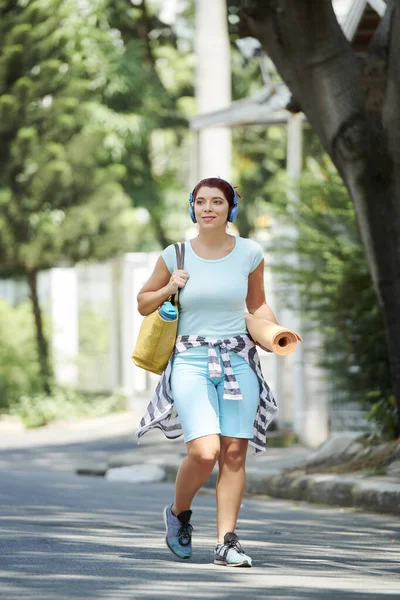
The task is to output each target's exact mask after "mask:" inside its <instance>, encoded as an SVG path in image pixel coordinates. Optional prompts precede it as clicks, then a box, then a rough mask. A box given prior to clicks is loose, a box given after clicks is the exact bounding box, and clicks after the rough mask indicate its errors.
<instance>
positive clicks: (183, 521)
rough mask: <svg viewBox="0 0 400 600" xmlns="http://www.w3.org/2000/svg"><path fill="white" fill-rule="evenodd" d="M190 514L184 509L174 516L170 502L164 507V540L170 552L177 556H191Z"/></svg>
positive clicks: (189, 511) (191, 529) (190, 512)
mask: <svg viewBox="0 0 400 600" xmlns="http://www.w3.org/2000/svg"><path fill="white" fill-rule="evenodd" d="M191 516H192V511H191V510H185V511H183V512H181V513H179V515H178V516H176V515H175V514H174V513H173V512H172V504H171V505H170V506H166V507H165V508H164V522H165V529H166V536H165V541H166V543H167V546H168V548H169V549H170V550H171V552H173V553H174V554H175V555H176V556H179V558H190V557H191V556H192V531H193V527H192V525H191V524H190V522H189V521H190V517H191Z"/></svg>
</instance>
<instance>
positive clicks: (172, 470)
mask: <svg viewBox="0 0 400 600" xmlns="http://www.w3.org/2000/svg"><path fill="white" fill-rule="evenodd" d="M163 468H164V470H165V477H164V481H169V482H173V481H175V477H176V473H177V467H176V466H175V465H164V466H163ZM216 480H217V474H216V473H215V472H213V473H212V474H211V476H210V478H209V479H208V481H207V483H206V484H205V487H214V486H215V484H216ZM245 492H246V493H247V494H250V495H252V494H253V495H258V494H259V495H266V496H271V497H273V498H282V499H285V500H297V501H303V502H315V503H318V504H326V505H329V506H342V507H351V508H360V509H363V510H368V511H373V512H378V513H383V514H391V515H400V484H396V483H388V482H386V481H376V480H374V481H372V480H368V479H361V478H358V477H344V476H337V475H330V474H326V475H323V474H318V475H291V474H286V473H279V474H276V475H268V476H263V475H261V474H253V473H250V474H247V482H246V490H245Z"/></svg>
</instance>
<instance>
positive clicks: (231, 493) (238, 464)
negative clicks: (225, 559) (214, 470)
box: [217, 436, 249, 543]
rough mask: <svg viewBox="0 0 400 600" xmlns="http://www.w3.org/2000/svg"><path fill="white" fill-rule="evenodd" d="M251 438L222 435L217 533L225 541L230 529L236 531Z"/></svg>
mask: <svg viewBox="0 0 400 600" xmlns="http://www.w3.org/2000/svg"><path fill="white" fill-rule="evenodd" d="M248 443H249V440H247V439H239V438H231V437H224V436H221V438H220V444H221V449H220V453H219V459H218V464H219V475H218V482H217V534H218V542H219V543H220V542H223V541H224V535H225V533H227V532H228V531H235V527H236V521H237V517H238V514H239V509H240V505H241V502H242V498H243V492H244V487H245V483H246V470H245V465H246V454H247V446H248Z"/></svg>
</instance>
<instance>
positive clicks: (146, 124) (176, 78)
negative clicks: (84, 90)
mask: <svg viewBox="0 0 400 600" xmlns="http://www.w3.org/2000/svg"><path fill="white" fill-rule="evenodd" d="M160 8H161V3H160V5H159V6H157V5H154V3H152V4H149V3H148V2H146V0H142V1H141V2H135V5H132V3H131V2H130V1H129V0H117V1H116V2H115V1H114V2H110V1H109V2H106V11H105V15H106V17H107V19H108V21H109V23H110V26H111V27H112V28H113V30H114V31H115V32H117V36H118V39H119V40H120V43H121V51H120V53H119V54H118V55H116V56H115V57H114V59H113V60H112V62H111V66H110V72H109V85H108V86H107V90H106V94H105V98H104V100H105V102H106V103H107V104H108V106H110V107H111V108H112V109H114V110H116V111H119V112H121V113H135V114H140V115H141V119H142V121H141V123H142V127H141V130H140V146H138V144H137V139H135V138H132V139H131V140H128V141H127V143H126V144H125V153H124V156H123V164H124V166H125V168H126V173H125V177H124V179H123V185H124V189H125V190H126V192H127V193H128V194H129V196H130V197H131V198H132V200H133V203H134V205H135V206H141V207H143V208H145V209H146V210H148V211H149V213H150V215H151V222H152V225H153V228H154V232H155V235H156V238H157V241H158V242H159V245H160V246H162V247H164V246H166V245H168V244H169V243H171V242H172V241H175V240H176V236H177V235H179V229H180V227H179V226H178V227H177V226H175V227H174V226H172V227H171V226H169V223H168V221H167V220H166V218H165V215H166V214H168V213H170V212H171V211H174V212H175V211H176V212H177V214H179V212H181V213H182V208H181V210H179V204H180V202H179V201H180V200H181V197H182V194H183V192H185V190H186V187H187V181H186V177H187V174H188V172H189V168H190V166H189V157H190V152H188V143H189V140H188V132H187V116H188V115H189V114H190V113H191V112H193V111H194V99H193V95H194V92H193V56H192V55H191V54H190V49H191V47H190V44H187V43H186V44H183V43H182V40H181V39H180V38H179V37H178V35H177V33H176V31H175V29H174V28H173V27H172V26H171V25H167V24H166V23H163V22H162V21H161V20H160V18H159V16H158V12H159V9H160ZM182 18H183V17H182ZM171 192H174V194H173V195H174V197H175V198H177V199H178V201H177V202H172V203H171ZM183 206H185V207H186V205H184V203H182V207H183Z"/></svg>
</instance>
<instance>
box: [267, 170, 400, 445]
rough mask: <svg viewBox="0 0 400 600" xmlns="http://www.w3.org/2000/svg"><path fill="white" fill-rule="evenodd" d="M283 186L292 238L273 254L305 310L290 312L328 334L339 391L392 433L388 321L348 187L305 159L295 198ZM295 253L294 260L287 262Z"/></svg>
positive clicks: (326, 359) (277, 242)
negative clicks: (372, 276)
mask: <svg viewBox="0 0 400 600" xmlns="http://www.w3.org/2000/svg"><path fill="white" fill-rule="evenodd" d="M283 183H284V185H283V186H282V185H280V184H279V185H277V184H275V188H274V205H275V207H276V210H277V214H278V215H279V219H280V220H281V221H283V222H285V223H286V224H288V225H290V226H292V227H293V226H294V227H295V233H292V234H290V233H289V235H287V232H286V235H285V236H284V237H279V239H276V238H275V239H274V244H273V246H272V247H271V248H270V251H274V252H275V256H276V261H277V262H276V266H275V269H276V270H277V271H278V272H279V274H280V277H281V278H282V279H283V281H284V282H286V283H287V285H288V289H290V287H291V286H292V285H293V283H295V284H296V285H297V288H298V290H299V293H300V299H301V307H298V306H297V307H294V306H293V307H292V308H294V309H299V308H300V309H301V310H302V311H303V313H304V315H305V316H306V318H307V322H308V324H309V325H310V327H313V326H315V327H316V328H317V329H318V330H319V331H320V332H321V333H322V334H323V356H322V357H321V359H320V361H319V364H320V365H321V366H322V367H324V368H325V370H326V372H327V373H328V376H329V379H330V381H331V383H332V385H333V387H334V389H335V390H336V391H338V392H341V393H340V394H339V395H340V396H341V397H344V398H345V399H347V400H348V401H354V400H357V401H359V402H360V403H361V404H362V405H363V406H364V407H365V408H367V409H368V410H369V418H370V419H371V420H373V421H374V422H375V423H376V424H377V425H378V427H379V429H380V430H381V431H382V432H385V433H386V435H393V434H394V432H395V430H396V423H398V419H399V415H398V413H397V408H396V404H395V403H394V400H393V395H392V389H391V376H390V366H389V355H388V347H387V343H386V337H385V330H384V324H383V318H382V313H381V310H380V307H379V304H378V300H377V297H376V294H375V290H374V287H373V284H372V279H371V276H370V273H369V269H368V264H367V259H366V257H365V252H364V249H363V246H362V243H361V238H360V234H359V230H358V226H357V222H356V217H355V213H354V208H353V205H352V202H351V200H350V198H349V196H348V193H347V190H346V189H345V187H344V185H343V183H342V181H341V180H340V178H339V176H338V175H337V173H336V170H335V169H334V167H333V166H332V164H331V163H330V162H329V161H327V160H325V161H324V160H322V161H320V163H319V164H317V163H316V161H314V160H312V159H309V160H308V171H307V170H306V172H305V174H304V176H303V177H302V179H301V182H300V190H299V192H300V193H299V199H298V200H297V199H296V198H295V195H293V196H292V197H291V196H290V194H289V195H288V194H287V181H284V182H283ZM294 254H297V256H298V257H299V260H298V262H297V263H296V262H293V261H292V262H291V261H290V256H293V255H294ZM289 298H290V294H287V296H286V297H285V303H286V304H288V299H289Z"/></svg>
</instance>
